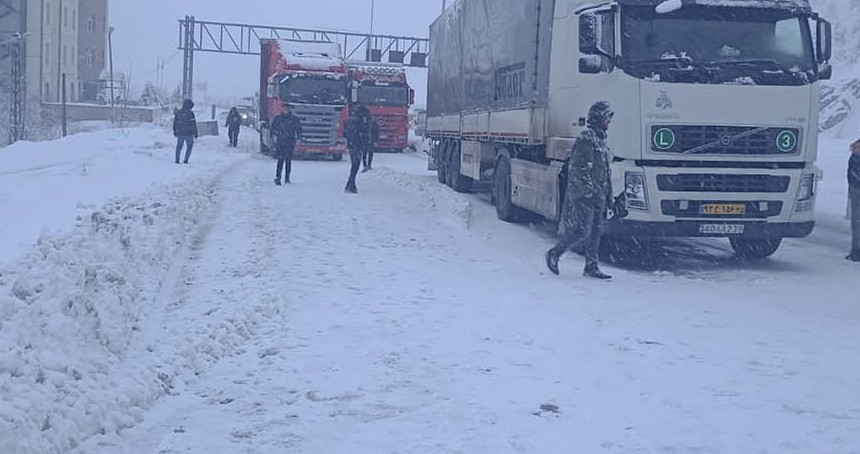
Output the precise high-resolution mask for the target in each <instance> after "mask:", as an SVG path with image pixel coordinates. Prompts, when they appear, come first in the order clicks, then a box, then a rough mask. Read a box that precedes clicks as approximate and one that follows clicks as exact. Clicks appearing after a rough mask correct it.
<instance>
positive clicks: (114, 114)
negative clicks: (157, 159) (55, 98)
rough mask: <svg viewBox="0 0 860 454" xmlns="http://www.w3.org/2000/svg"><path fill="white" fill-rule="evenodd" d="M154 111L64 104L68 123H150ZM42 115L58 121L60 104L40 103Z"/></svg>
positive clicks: (137, 107) (149, 108)
mask: <svg viewBox="0 0 860 454" xmlns="http://www.w3.org/2000/svg"><path fill="white" fill-rule="evenodd" d="M153 112H154V109H153V108H151V107H141V106H119V105H118V106H116V107H114V108H113V109H111V107H110V106H102V105H97V104H79V103H69V104H66V118H67V119H68V121H70V122H72V121H110V120H111V119H112V118H113V119H116V120H122V121H131V122H136V123H152V122H153ZM42 114H43V116H45V115H47V116H49V117H50V118H55V119H59V118H61V117H62V114H63V105H62V104H60V103H49V102H46V103H42Z"/></svg>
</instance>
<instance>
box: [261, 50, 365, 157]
mask: <svg viewBox="0 0 860 454" xmlns="http://www.w3.org/2000/svg"><path fill="white" fill-rule="evenodd" d="M260 46H261V49H260V50H261V52H260V119H259V121H260V128H259V129H260V151H261V152H263V153H266V154H269V152H270V150H271V149H272V148H273V146H274V144H273V138H272V133H271V128H270V125H271V122H272V120H273V119H274V118H275V116H277V115H278V113H280V112H281V109H282V108H283V105H284V103H289V104H291V105H292V106H293V108H292V113H293V115H295V116H297V117H298V118H299V121H301V124H302V131H303V133H302V140H301V142H300V143H299V144H298V145H297V146H296V150H295V156H296V157H320V158H322V157H327V158H331V159H333V160H337V161H339V160H341V159H342V158H343V155H344V153H347V148H346V141H345V140H344V139H343V138H342V137H343V124H344V121H345V120H346V118H347V115H348V111H347V109H346V105H347V102H348V95H349V88H348V87H349V85H348V80H347V68H346V63H345V62H344V61H343V57H342V53H341V49H340V45H339V44H337V43H317V42H300V41H288V40H278V39H261V40H260Z"/></svg>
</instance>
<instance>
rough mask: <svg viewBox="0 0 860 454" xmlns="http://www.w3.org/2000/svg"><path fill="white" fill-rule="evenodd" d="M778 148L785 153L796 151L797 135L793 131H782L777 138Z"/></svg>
mask: <svg viewBox="0 0 860 454" xmlns="http://www.w3.org/2000/svg"><path fill="white" fill-rule="evenodd" d="M776 147H777V148H779V151H781V152H783V153H788V152H791V151H794V150H795V149H796V148H797V135H796V134H795V133H794V132H792V131H782V132H781V133H779V135H778V136H776Z"/></svg>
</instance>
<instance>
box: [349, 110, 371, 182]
mask: <svg viewBox="0 0 860 454" xmlns="http://www.w3.org/2000/svg"><path fill="white" fill-rule="evenodd" d="M372 123H373V118H372V117H371V116H370V111H368V110H367V107H365V106H362V105H355V106H353V107H352V108H351V109H350V114H349V118H348V119H347V120H346V123H344V127H343V137H344V138H345V139H346V143H347V148H349V158H350V161H351V166H350V168H349V179H348V180H347V182H346V188H345V190H346V192H348V193H351V194H358V187H357V186H356V184H355V178H356V176H357V175H358V169H359V168H360V167H361V164H362V159H366V157H367V153H368V152H369V151H370V149H371V147H373V125H372ZM370 159H371V164H372V161H373V158H372V157H371V158H370ZM368 166H369V164H368Z"/></svg>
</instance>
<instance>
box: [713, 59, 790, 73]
mask: <svg viewBox="0 0 860 454" xmlns="http://www.w3.org/2000/svg"><path fill="white" fill-rule="evenodd" d="M708 66H757V67H767V69H771V70H776V71H783V72H794V71H791V70H789V69H788V68H786V67H785V66H783V65H782V64H780V63H779V62H778V61H776V60H768V59H749V60H717V61H712V62H709V63H708Z"/></svg>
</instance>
